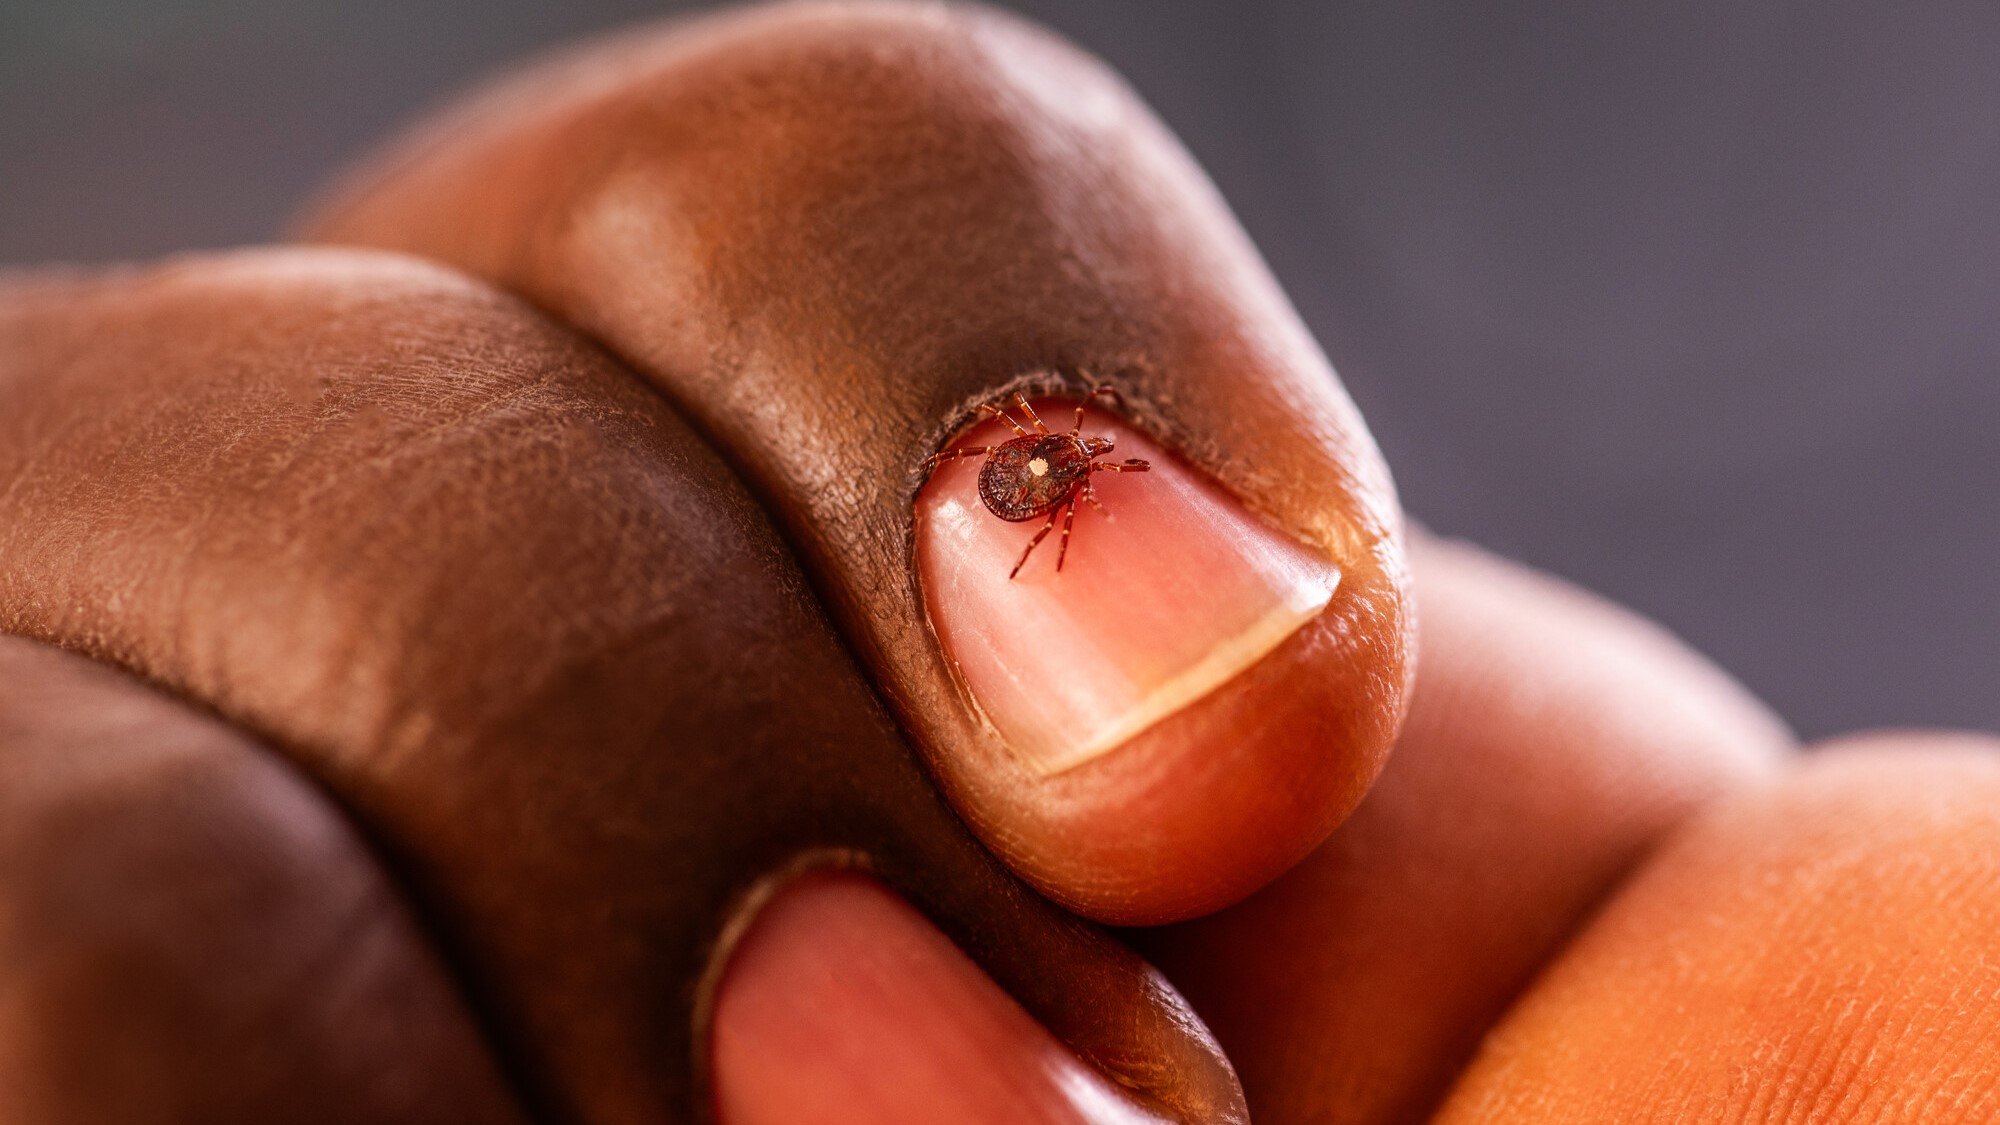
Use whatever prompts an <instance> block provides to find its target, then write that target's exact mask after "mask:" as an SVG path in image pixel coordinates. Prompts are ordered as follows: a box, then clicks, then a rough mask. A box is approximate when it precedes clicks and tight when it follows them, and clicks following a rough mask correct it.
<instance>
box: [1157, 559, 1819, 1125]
mask: <svg viewBox="0 0 2000 1125" xmlns="http://www.w3.org/2000/svg"><path fill="white" fill-rule="evenodd" d="M1412 561H1413V562H1414V564H1415V565H1414V568H1413V569H1414V573H1415V577H1416V584H1417V592H1418V596H1419V599H1420V603H1421V607H1422V611H1423V621H1424V651H1425V657H1424V663H1423V666H1422V668H1421V669H1420V670H1419V672H1418V675H1417V683H1416V689H1415V691H1414V692H1413V693H1412V696H1411V703H1410V718H1409V721H1408V723H1407V724H1406V725H1405V727H1404V729H1403V737H1402V738H1401V740H1400V741H1399V742H1398V743H1397V746H1396V753H1395V755H1394V756H1393V757H1391V758H1390V759H1389V766H1388V768H1387V769H1386V770H1384V771H1383V773H1382V778H1381V780H1380V782H1378V783H1377V784H1376V786H1375V788H1374V790H1373V791H1372V792H1370V793H1369V794H1368V799H1367V800H1366V801H1364V802H1362V804H1361V807H1360V808H1359V809H1357V810H1355V813H1354V816H1353V817H1351V818H1349V820H1348V822H1347V823H1346V824H1344V825H1342V826H1341V827H1340V830H1339V831H1337V832H1335V833H1334V835H1333V837H1332V838H1331V839H1329V840H1328V841H1327V842H1326V843H1325V844H1324V845H1323V846H1321V847H1320V849H1319V850H1318V851H1316V852H1314V853H1313V854H1312V856H1311V857H1309V858H1308V859H1307V860H1306V861H1305V862H1304V863H1302V864H1300V865H1299V866H1298V867H1296V868H1293V869H1292V870H1291V871H1290V872H1288V873H1286V874H1285V875H1284V877H1282V878H1280V879H1279V880H1278V881H1276V882H1275V883H1273V884H1272V885H1270V886H1269V887H1266V888H1265V889H1264V890H1262V891H1260V892H1258V893H1257V894H1256V895H1253V896H1252V897H1251V898H1249V899H1248V900H1246V901H1244V902H1242V903H1239V904H1238V905H1236V906H1234V907H1231V908H1230V909H1228V910H1225V911H1222V912H1221V913H1219V914H1215V915H1211V916H1209V917H1207V918H1202V919H1198V920H1196V921H1193V922H1187V923H1184V924H1182V925H1179V926H1173V927H1168V928H1166V929H1163V930H1158V931H1153V932H1149V933H1145V934H1141V935H1137V936H1138V938H1139V946H1140V948H1142V949H1144V950H1145V951H1146V952H1147V954H1148V956H1150V957H1152V958H1153V959H1154V961H1155V962H1156V963H1158V964H1159V965H1160V966H1161V967H1162V968H1163V969H1165V970H1166V971H1167V972H1168V974H1169V975H1171V976H1172V977H1173V979H1174V980H1175V982H1176V983H1178V984H1179V985H1180V986H1181V987H1182V988H1183V989H1184V990H1186V992H1187V994H1188V997H1189V999H1191V1000H1192V1001H1194V1004H1195V1007H1196V1009H1197V1010H1198V1011H1200V1012H1201V1014H1202V1017H1203V1018H1204V1019H1206V1020H1207V1021H1208V1022H1209V1026H1210V1027H1212V1028H1214V1029H1215V1032H1216V1035H1217V1036H1218V1037H1219V1038H1220V1039H1221V1040H1222V1044H1223V1047H1224V1048H1225V1049H1226V1050H1227V1051H1228V1052H1229V1056H1230V1059H1231V1060H1232V1061H1234V1062H1235V1064H1236V1067H1237V1071H1238V1072H1239V1073H1240V1074H1241V1075H1242V1077H1243V1084H1244V1091H1245V1093H1246V1094H1248V1096H1249V1099H1250V1108H1251V1113H1252V1117H1253V1119H1254V1120H1256V1121H1257V1122H1259V1123H1260V1125H1291V1123H1300V1125H1303V1123H1306V1122H1319V1121H1366V1122H1381V1123H1384V1125H1388V1123H1414V1122H1420V1121H1424V1120H1427V1119H1428V1118H1429V1116H1430V1113H1431V1111H1432V1110H1434V1109H1435V1108H1436V1106H1437V1103H1438V1101H1439V1100H1440V1099H1441V1098H1442V1097H1443V1096H1444V1092H1445V1090H1446V1089H1447V1088H1448V1086H1449V1085H1450V1083H1451V1081H1452V1079H1453V1078H1454V1077H1455V1076H1456V1075H1457V1073H1458V1072H1459V1070H1460V1069H1461V1068H1462V1067H1463V1066H1464V1065H1465V1062H1466V1061H1467V1060H1468V1059H1469V1058H1470V1057H1471V1056H1472V1052H1473V1050H1474V1048H1475V1047H1476V1046H1477V1045H1478V1043H1479V1039H1480V1037H1481V1036H1482V1035H1484V1034H1485V1033H1486V1031H1487V1030H1488V1029H1489V1028H1490V1027H1491V1026H1492V1025H1493V1023H1494V1021H1496V1020H1497V1019H1498V1018H1499V1017H1500V1015H1501V1013H1502V1012H1504V1011H1505V1010H1506V1008H1507V1005H1508V1004H1509V1003H1510V1002H1512V1000H1513V999H1514V997H1515V996H1516V995H1517V994H1518V993H1519V992H1520V991H1521V990H1522V989H1523V988H1524V987H1526V985H1527V983H1528V981H1529V980H1530V979H1532V977H1533V976H1534V974H1535V973H1536V971H1538V970H1539V969H1540V968H1541V966H1542V965H1543V964H1544V963H1545V962H1547V961H1548V960H1549V959H1550V958H1551V957H1553V956H1555V955H1556V954H1557V953H1558V952H1559V951H1560V950H1561V949H1562V947H1563V943H1564V942H1565V941H1567V940H1568V938H1569V937H1570V935H1571V934H1572V933H1573V932H1574V931H1575V929H1576V928H1577V927H1578V926H1579V925H1580V924H1581V923H1582V922H1583V920H1584V918H1586V917H1587V916H1588V914H1589V912H1590V911H1592V910H1594V909H1595V908H1596V907H1597V905H1598V904H1599V903H1600V902H1601V901H1602V900H1603V898H1604V896H1605V895H1607V894H1609V893H1610V892H1611V891H1612V889H1613V888H1615V887H1616V886H1617V885H1618V883H1619V881H1620V880H1621V879H1623V878H1624V877H1625V876H1626V874H1627V873H1628V872H1629V871H1630V870H1631V868H1632V867H1633V866H1634V865H1635V864H1637V863H1638V862H1639V861H1640V860H1641V859H1642V858H1643V857H1644V856H1645V855H1646V854H1647V853H1648V852H1649V851H1650V849H1651V848H1652V847H1654V846H1655V845H1656V844H1657V842H1658V841H1659V840H1660V839H1661V838H1662V837H1663V836H1664V835H1666V834H1667V833H1668V832H1670V831H1671V830H1673V829H1674V828H1675V827H1676V826H1677V825H1679V824H1680V823H1682V822H1683V821H1684V820H1685V819H1686V818H1687V817H1689V816H1691V815H1692V814H1693V813H1695V812H1696V811H1697V810H1699V809H1700V808H1701V807H1703V806H1704V805H1706V804H1707V803H1709V802H1710V801H1713V800H1715V799H1716V798H1717V797H1719V796H1721V795H1723V794H1726V793H1729V792H1731V791H1734V790H1736V789H1739V788H1741V787H1743V786H1745V785H1747V784H1752V783H1755V782H1759V781H1762V780H1766V779H1768V778H1770V777H1772V776H1774V775H1775V774H1776V773H1777V772H1778V771H1779V769H1780V768H1781V766H1782V765H1783V764H1784V763H1785V762H1786V760H1787V756H1788V754H1789V753H1790V748H1791V739H1790V736H1789V735H1788V734H1787V733H1786V731H1785V729H1784V727H1783V726H1782V725H1781V724H1780V723H1779V722H1778V721H1777V719H1776V718H1774V717H1773V716H1772V715H1771V714H1770V712H1769V711H1767V710H1766V709H1765V708H1764V707H1763V705H1762V704H1760V703H1758V702H1757V701H1756V700H1754V699H1752V698H1750V696H1749V695H1748V694H1747V693H1745V692H1744V691H1743V689H1742V688H1741V687H1739V686H1737V685H1736V684H1735V683H1734V682H1733V681H1731V680H1729V679H1728V678H1727V677H1725V676H1723V675H1722V674H1721V673H1719V672H1718V671H1717V670H1716V669H1715V668H1714V666H1712V665H1710V664H1709V663H1707V662H1706V661H1704V660H1703V659H1701V658H1700V657H1699V656H1697V655H1695V654H1694V653H1692V652H1690V651H1688V650H1687V649H1686V648H1684V647H1682V646H1681V645H1680V644H1679V643H1678V642H1676V641H1675V640H1674V639H1673V638H1672V637H1670V636H1668V635H1667V634H1666V633H1665V632H1664V631H1662V630H1660V629H1659V628H1658V627H1657V626H1654V625H1652V624H1651V623H1649V622H1646V621H1643V620H1641V619H1639V618H1637V617H1635V616H1633V615H1631V614H1629V613H1626V612H1624V611H1623V610H1620V609H1618V608H1617V607H1615V606H1611V605H1608V604H1606V603H1604V602H1601V601H1599V600H1597V599H1595V598H1593V597H1591V596H1589V595H1587V594H1584V593H1582V592H1581V591H1578V590H1576V589H1574V588H1572V587H1569V586H1567V585H1564V584H1563V583H1560V582H1557V581H1555V580H1553V579H1550V578H1547V577H1545V576H1542V575H1539V574H1535V573H1533V572H1531V571H1528V570H1526V569H1525V568H1522V567H1519V566H1516V565H1513V564H1511V563H1507V562H1504V561H1502V560H1499V559H1496V558H1493V557H1492V556H1490V555H1486V554H1484V553H1482V552H1480V551H1478V550H1476V549H1474V548H1471V547H1468V546H1465V545H1462V544H1457V543H1448V542H1440V541H1438V540H1434V539H1429V538H1426V537H1422V536H1419V537H1417V538H1416V539H1415V541H1414V543H1413V550H1412ZM1253 949H1254V950H1260V951H1262V955H1261V956H1255V957H1251V956H1245V955H1244V951H1246V950H1253ZM1606 1119H1607V1120H1613V1119H1616V1118H1606Z"/></svg>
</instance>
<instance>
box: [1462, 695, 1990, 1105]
mask: <svg viewBox="0 0 2000 1125" xmlns="http://www.w3.org/2000/svg"><path fill="white" fill-rule="evenodd" d="M1996 751H2000V743H1996V741H1995V740H1994V739H1992V738H1988V737H1983V736H1974V735H1956V736H1954V735H1941V734H1928V735H1926V734H1894V733H1889V734H1876V735H1869V736H1865V737H1857V738H1853V739H1848V740H1844V741H1843V742H1841V743H1836V744H1834V745H1832V746H1829V747H1827V748H1825V749H1823V750H1820V751H1819V752H1817V753H1814V754H1813V755H1811V756H1810V757H1809V759H1808V760H1807V761H1806V762H1805V763H1804V764H1803V765H1802V766H1801V767H1800V768H1798V769H1796V770H1793V771H1791V772H1790V773H1789V774H1788V775H1787V776H1786V777H1784V778H1783V780H1782V781H1781V782H1779V783H1777V784H1773V785H1769V786H1764V787H1760V788H1759V789H1757V790H1755V791H1752V792H1748V793H1744V794H1742V795H1739V796H1737V797H1735V798H1733V799H1731V800H1729V801H1726V802H1723V803H1722V804H1720V805H1719V806H1717V807H1716V808H1714V809H1712V810H1710V811H1709V812H1707V813H1706V814H1705V815H1703V816H1702V817H1701V818H1700V820H1698V821H1697V822H1695V823H1693V824H1691V825H1689V826H1687V827H1686V828H1685V829H1683V830H1682V831H1681V832H1679V833H1678V834H1677V835H1676V836H1675V837H1674V838H1673V839H1672V840H1671V841H1670V842H1669V843H1668V844H1667V845H1666V846H1665V847H1664V848H1662V849H1661V850H1660V852H1659V853H1658V854H1657V855H1655V856H1654V857H1653V858H1652V859H1651V860H1650V861H1649V862H1648V863H1647V864H1646V866H1645V867H1644V868H1643V869H1641V870H1640V871H1639V872H1638V873H1637V874H1636V875H1635V876H1634V877H1633V878H1632V879H1631V880H1629V881H1628V882H1627V883H1626V884H1625V885H1624V886H1623V887H1622V888H1621V889H1620V890H1619V892H1618V895H1617V897H1615V898H1614V899H1613V900H1612V901H1611V902H1610V904H1609V905H1608V906H1607V907H1606V908H1605V910H1604V911H1603V913H1602V914H1601V915H1599V916H1598V917H1597V918H1596V919H1595V920H1594V921H1593V922H1592V923H1591V925H1590V926H1589V928H1587V929H1586V930H1584V932H1583V933H1582V934H1581V935H1580V936H1579V937H1578V938H1577V940H1576V941H1575V942H1574V943H1572V944H1571V945H1570V947H1569V948H1568V949H1567V950H1566V951H1565V952H1564V953H1563V955H1562V956H1561V957H1560V958H1558V959H1557V960H1556V961H1555V963H1554V964H1552V965H1551V966H1550V967H1549V968H1548V970H1547V971H1545V972H1544V973H1543V974H1542V976H1541V978H1540V979H1539V980H1537V981H1536V983H1535V986H1534V988H1532V989H1531V990H1529V992H1528V994H1527V995H1526V996H1525V997H1524V998H1523V999H1522V1000H1521V1002H1520V1003H1519V1004H1517V1005H1515V1006H1514V1008H1513V1009H1512V1011H1510V1012H1509V1013H1508V1016H1507V1018H1506V1019H1505V1020H1504V1021H1502V1022H1501V1024H1500V1026H1499V1027H1498V1028H1496V1029H1495V1030H1494V1032H1493V1034H1492V1035H1491V1036H1490V1037H1489V1038H1488V1039H1487V1040H1486V1042H1485V1044H1484V1046H1483V1047H1482V1048H1481V1050H1480V1052H1479V1055H1478V1057H1477V1058H1476V1059H1475V1060H1474V1061H1473V1064H1472V1067H1471V1069H1470V1070H1469V1071H1468V1072H1467V1073H1466V1075H1465V1077H1464V1078H1463V1079H1461V1080H1460V1082H1459V1084H1458V1087H1457V1088H1456V1089H1455V1090H1454V1091H1453V1093H1452V1096H1451V1098H1450V1100H1449V1101H1447V1102H1446V1103H1445V1107H1444V1110H1443V1111H1442V1112H1441V1113H1440V1114H1439V1116H1438V1121H1439V1122H1440V1125H1468V1123H1472V1122H1480V1123H1487V1122H1499V1123H1507V1122H1517V1121H1518V1122H1529V1121H1532V1122H1538V1123H1539V1122H1552V1123H1565V1122H1597V1121H1634V1122H1683V1121H1693V1122H1710V1121H1713V1122H1724V1121H1731V1122H1733V1121H1758V1122H1770V1123H1772V1125H1805V1123H1807V1122H1830V1121H1867V1122H1882V1123H1887V1125H1904V1123H1910V1125H1915V1123H1918V1122H1924V1123H1933V1122H1974V1121H1992V1120H1994V1119H1995V1118H1996V1117H2000V1004H1995V1003H1994V997H1995V996H1996V995H2000V958H1996V957H1995V956H1994V944H1995V940H1996V939H1995V935H1996V934H2000V812H1996V810H2000V753H1996Z"/></svg>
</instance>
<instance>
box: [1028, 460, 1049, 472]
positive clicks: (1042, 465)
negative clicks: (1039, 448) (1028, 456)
mask: <svg viewBox="0 0 2000 1125" xmlns="http://www.w3.org/2000/svg"><path fill="white" fill-rule="evenodd" d="M1028 471H1029V472H1031V473H1033V474H1035V475H1036V476H1038V477H1045V476H1048V475H1049V463H1048V462H1047V461H1045V460H1043V459H1042V458H1040V457H1037V458H1035V459H1034V460H1032V461H1030V462H1028Z"/></svg>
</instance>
